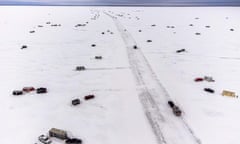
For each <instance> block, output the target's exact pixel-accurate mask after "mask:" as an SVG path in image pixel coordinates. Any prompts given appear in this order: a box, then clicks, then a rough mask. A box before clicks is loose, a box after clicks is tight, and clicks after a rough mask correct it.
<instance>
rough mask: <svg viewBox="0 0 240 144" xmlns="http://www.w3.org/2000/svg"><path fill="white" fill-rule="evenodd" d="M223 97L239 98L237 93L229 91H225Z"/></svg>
mask: <svg viewBox="0 0 240 144" xmlns="http://www.w3.org/2000/svg"><path fill="white" fill-rule="evenodd" d="M222 96H229V97H237V95H236V94H235V92H231V91H228V90H223V91H222Z"/></svg>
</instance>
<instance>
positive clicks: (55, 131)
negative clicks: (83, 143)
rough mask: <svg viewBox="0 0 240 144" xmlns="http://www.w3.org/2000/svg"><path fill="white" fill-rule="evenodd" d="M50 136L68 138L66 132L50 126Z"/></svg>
mask: <svg viewBox="0 0 240 144" xmlns="http://www.w3.org/2000/svg"><path fill="white" fill-rule="evenodd" d="M49 136H50V137H56V138H59V139H62V140H65V139H68V136H67V132H66V131H64V130H61V129H57V128H51V129H50V130H49Z"/></svg>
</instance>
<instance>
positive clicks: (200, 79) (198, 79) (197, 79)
mask: <svg viewBox="0 0 240 144" xmlns="http://www.w3.org/2000/svg"><path fill="white" fill-rule="evenodd" d="M203 80H204V79H203V78H195V80H194V81H195V82H200V81H203Z"/></svg>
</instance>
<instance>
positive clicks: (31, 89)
mask: <svg viewBox="0 0 240 144" xmlns="http://www.w3.org/2000/svg"><path fill="white" fill-rule="evenodd" d="M34 90H35V88H34V87H24V88H23V89H22V91H24V92H31V91H34Z"/></svg>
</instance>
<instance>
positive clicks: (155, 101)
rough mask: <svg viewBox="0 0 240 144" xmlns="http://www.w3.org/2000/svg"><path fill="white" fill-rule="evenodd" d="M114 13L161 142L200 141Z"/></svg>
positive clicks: (165, 143)
mask: <svg viewBox="0 0 240 144" xmlns="http://www.w3.org/2000/svg"><path fill="white" fill-rule="evenodd" d="M104 13H105V14H106V15H108V16H109V17H111V18H112V19H113V21H114V23H115V25H116V27H117V29H118V31H119V33H120V35H121V37H122V39H123V41H124V42H125V44H126V47H127V53H128V58H129V63H130V66H131V69H132V72H133V74H134V76H135V79H136V82H137V86H138V87H139V89H138V91H139V98H140V101H141V103H142V105H143V107H144V110H145V114H146V116H147V118H148V120H149V122H150V124H151V127H152V129H153V131H154V133H155V135H156V138H157V141H158V143H159V144H183V143H184V144H201V141H200V139H198V138H197V136H196V135H195V134H194V132H193V130H192V129H191V127H190V126H189V125H188V124H187V122H186V121H185V119H184V118H183V117H175V116H174V115H173V114H172V111H171V109H170V108H169V107H168V105H167V102H168V100H171V97H170V96H169V94H168V92H167V91H166V89H165V88H164V87H163V86H162V84H161V83H160V81H159V80H158V78H157V76H156V75H155V73H154V71H153V70H152V68H151V66H150V64H149V63H148V61H147V59H146V57H145V56H144V54H143V52H142V51H141V49H133V46H134V45H137V43H136V41H135V40H134V38H133V37H132V36H131V34H130V33H129V32H128V31H127V30H126V29H125V28H124V26H123V25H122V24H121V23H120V21H119V20H118V19H117V18H116V17H114V16H112V15H110V14H108V13H106V12H104Z"/></svg>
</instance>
